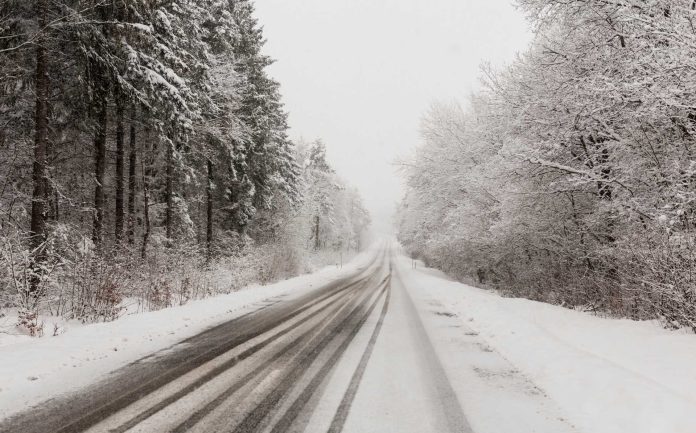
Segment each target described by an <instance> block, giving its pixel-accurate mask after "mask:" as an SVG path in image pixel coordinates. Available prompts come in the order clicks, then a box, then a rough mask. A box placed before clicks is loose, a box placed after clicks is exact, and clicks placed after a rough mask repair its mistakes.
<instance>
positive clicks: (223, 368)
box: [109, 291, 351, 433]
mask: <svg viewBox="0 0 696 433" xmlns="http://www.w3.org/2000/svg"><path fill="white" fill-rule="evenodd" d="M350 293H351V292H342V291H341V292H337V294H339V295H340V296H338V297H336V299H333V300H331V301H330V302H329V303H327V304H326V305H324V306H322V307H321V308H320V309H318V310H316V311H314V312H312V313H311V314H309V315H308V316H306V317H303V318H302V320H300V321H298V322H297V323H295V324H293V325H292V326H290V327H288V328H286V329H284V330H282V331H280V332H279V333H277V334H275V335H273V336H272V337H270V338H268V339H266V340H264V341H262V342H260V343H258V344H256V345H255V346H253V347H250V348H249V349H247V350H245V351H244V352H242V353H240V354H239V355H237V356H236V357H234V358H232V359H230V360H228V361H226V362H225V363H224V364H221V365H219V366H218V367H216V368H215V369H213V370H211V371H210V372H208V373H206V374H205V375H203V376H201V377H200V378H199V379H197V380H196V381H195V382H193V383H191V384H189V385H187V386H186V387H185V388H182V389H181V390H179V391H177V392H176V393H175V394H172V395H171V396H169V397H167V398H166V399H165V400H162V401H160V402H159V403H157V404H156V405H154V406H152V407H150V408H148V409H147V410H145V411H143V412H141V413H140V414H138V415H137V416H135V417H133V418H132V419H130V420H129V421H128V422H126V423H124V424H122V425H121V426H119V427H118V428H115V429H111V430H109V431H110V432H111V433H123V432H125V431H127V430H129V429H130V428H132V427H135V426H136V425H137V424H139V423H140V422H142V421H144V420H145V419H147V418H149V417H150V416H152V415H154V414H155V413H157V412H159V411H160V410H162V409H164V408H165V407H167V406H169V405H171V404H172V403H174V402H176V401H177V400H179V399H181V398H182V397H184V396H186V395H187V394H189V393H190V392H192V391H194V390H196V389H198V388H200V387H201V386H203V385H204V384H205V383H206V382H209V381H211V380H213V379H214V378H215V377H217V376H219V375H220V374H222V373H224V372H225V371H227V370H229V369H230V368H232V367H234V366H235V365H237V364H238V363H240V362H241V361H243V360H245V359H247V358H249V357H250V356H252V355H253V354H255V353H256V352H258V351H259V350H261V349H263V348H264V347H266V346H268V345H269V344H271V343H273V342H274V341H276V340H278V339H279V338H281V337H283V336H285V335H287V334H288V333H290V332H292V331H294V330H295V329H297V328H299V327H300V326H302V325H303V324H305V323H307V322H308V321H309V320H311V319H312V318H314V317H316V316H317V315H318V314H320V313H322V312H325V311H326V310H328V309H330V307H332V306H333V305H335V304H337V303H338V302H340V301H341V300H343V298H345V297H346V296H349V295H350ZM232 350H234V349H232ZM242 385H243V384H242Z"/></svg>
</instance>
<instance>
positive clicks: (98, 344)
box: [0, 248, 375, 419]
mask: <svg viewBox="0 0 696 433" xmlns="http://www.w3.org/2000/svg"><path fill="white" fill-rule="evenodd" d="M374 255H375V249H374V248H372V249H369V250H367V251H365V252H363V253H361V254H359V255H358V256H357V257H356V258H354V259H353V260H352V261H351V262H350V263H349V264H347V265H345V266H343V268H342V269H339V268H337V267H336V266H328V267H326V268H324V269H322V270H321V271H319V272H316V273H313V274H307V275H302V276H299V277H296V278H292V279H290V280H286V281H281V282H279V283H276V284H271V285H268V286H262V287H259V286H256V287H248V288H246V289H244V290H240V291H238V292H234V293H231V294H229V295H221V296H215V297H211V298H207V299H203V300H200V301H192V302H190V303H188V304H186V305H183V306H179V307H172V308H167V309H163V310H159V311H153V312H147V313H142V314H134V315H129V316H125V317H123V318H121V319H119V320H117V321H114V322H109V323H96V324H90V325H84V326H78V327H75V328H72V329H69V330H68V332H66V333H64V334H61V335H58V336H56V337H51V336H45V337H43V338H31V337H28V336H24V335H21V336H18V335H8V334H2V333H0V419H2V418H5V417H7V416H9V415H11V414H12V413H15V412H18V411H21V410H23V409H26V408H28V407H30V406H32V405H35V404H37V403H39V402H41V401H42V400H45V399H48V398H51V397H54V396H56V395H59V394H62V393H66V392H70V391H74V390H76V389H79V388H81V387H83V386H86V385H89V384H90V383H93V382H94V381H96V380H98V379H99V378H100V377H101V376H103V375H105V374H107V373H109V372H111V371H113V370H115V369H117V368H119V367H122V366H124V365H126V364H128V363H130V362H132V361H134V360H136V359H139V358H142V357H144V356H147V355H149V354H151V353H154V352H157V351H159V350H162V349H165V348H167V347H169V346H171V345H173V344H176V343H177V342H179V341H181V340H183V339H185V338H187V337H190V336H193V335H196V334H198V333H200V332H202V331H203V330H205V329H207V328H210V327H212V326H215V325H217V324H220V323H223V322H225V321H228V320H231V319H234V318H235V317H238V316H240V315H242V314H244V313H246V312H248V311H251V310H253V309H255V308H258V307H259V306H260V304H261V303H262V302H263V301H265V300H267V299H269V298H276V297H280V296H286V295H292V296H295V295H300V294H302V293H306V292H307V291H309V290H313V289H315V288H317V287H319V286H321V285H323V284H326V283H328V282H330V281H332V280H335V279H337V278H340V277H342V276H346V275H348V274H350V273H351V272H355V271H356V270H357V269H358V268H361V267H364V266H366V265H367V264H368V263H369V262H370V260H371V259H372V258H373V257H374Z"/></svg>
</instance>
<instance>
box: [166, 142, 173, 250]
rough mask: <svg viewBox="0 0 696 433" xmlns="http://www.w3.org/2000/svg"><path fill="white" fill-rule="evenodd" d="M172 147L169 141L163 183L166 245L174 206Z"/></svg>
mask: <svg viewBox="0 0 696 433" xmlns="http://www.w3.org/2000/svg"><path fill="white" fill-rule="evenodd" d="M173 178H174V149H172V145H171V143H170V144H168V145H167V172H166V179H165V180H166V185H165V196H166V197H165V199H166V204H167V207H166V210H165V215H164V218H165V220H164V225H165V229H166V235H167V246H168V247H170V246H171V241H172V215H173V208H174V197H173V193H174V186H173V181H174V179H173Z"/></svg>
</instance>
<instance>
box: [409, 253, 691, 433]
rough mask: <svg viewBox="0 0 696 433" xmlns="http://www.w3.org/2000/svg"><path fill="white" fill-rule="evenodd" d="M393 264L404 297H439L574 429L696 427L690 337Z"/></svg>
mask: <svg viewBox="0 0 696 433" xmlns="http://www.w3.org/2000/svg"><path fill="white" fill-rule="evenodd" d="M398 264H399V269H400V273H401V275H402V278H403V281H404V283H405V284H406V286H407V287H408V288H409V290H410V291H412V292H413V293H417V294H420V295H421V296H424V295H427V296H429V297H431V298H434V299H437V300H439V301H440V302H441V304H442V305H444V306H446V308H447V309H449V310H451V312H452V313H453V314H454V315H456V316H457V317H456V319H458V320H459V321H460V323H461V325H462V326H461V327H462V329H473V330H474V331H475V332H476V334H477V335H478V336H480V337H482V338H483V339H485V340H486V342H487V343H488V344H489V345H490V346H491V347H492V349H493V350H495V351H497V352H499V353H500V354H501V355H502V356H504V357H505V358H506V359H507V360H508V361H510V363H511V364H513V365H514V366H516V367H517V368H519V369H520V370H521V372H522V373H523V374H524V375H526V376H527V377H528V378H529V379H531V381H532V382H533V383H534V384H536V385H537V386H539V387H540V388H541V389H542V390H543V391H544V392H545V393H546V394H547V395H548V396H549V397H550V398H551V399H552V400H553V401H554V402H555V403H556V404H558V405H559V407H560V408H561V409H562V411H563V413H565V414H567V416H568V418H569V421H571V422H572V424H573V425H574V426H575V427H576V428H577V429H578V430H579V431H581V432H586V433H693V432H695V431H696V336H694V335H693V334H690V333H686V332H671V331H667V330H664V329H662V328H661V327H660V326H659V324H657V323H653V322H636V321H630V320H616V319H607V318H601V317H596V316H594V315H591V314H588V313H583V312H578V311H573V310H568V309H565V308H562V307H558V306H553V305H549V304H544V303H539V302H534V301H530V300H526V299H510V298H502V297H500V296H498V295H496V294H495V293H491V292H489V291H485V290H481V289H477V288H474V287H470V286H467V285H464V284H460V283H457V282H453V281H451V280H450V279H449V278H447V277H446V276H445V275H443V274H441V273H439V272H438V271H435V270H433V269H427V268H423V267H422V266H421V265H419V267H418V268H417V269H415V270H414V269H412V261H411V260H410V259H407V258H405V257H401V258H400V259H399V261H398ZM462 332H463V331H462ZM501 409H502V408H501ZM499 416H500V417H505V414H504V413H500V414H499Z"/></svg>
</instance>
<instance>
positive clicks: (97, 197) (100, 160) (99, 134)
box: [92, 76, 108, 246]
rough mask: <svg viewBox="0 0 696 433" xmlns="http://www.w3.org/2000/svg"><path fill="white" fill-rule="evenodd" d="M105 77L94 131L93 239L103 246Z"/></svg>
mask: <svg viewBox="0 0 696 433" xmlns="http://www.w3.org/2000/svg"><path fill="white" fill-rule="evenodd" d="M103 80H104V77H103V76H100V77H99V81H101V82H100V83H98V86H100V87H101V89H99V91H98V93H97V102H96V107H95V118H96V131H95V132H94V178H95V181H96V187H95V188H94V230H93V233H92V241H93V242H94V244H95V245H97V246H101V244H102V241H103V235H104V201H105V200H104V173H105V168H106V128H107V119H108V117H107V96H106V95H107V93H106V92H105V91H104V87H105V83H104V82H103Z"/></svg>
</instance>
